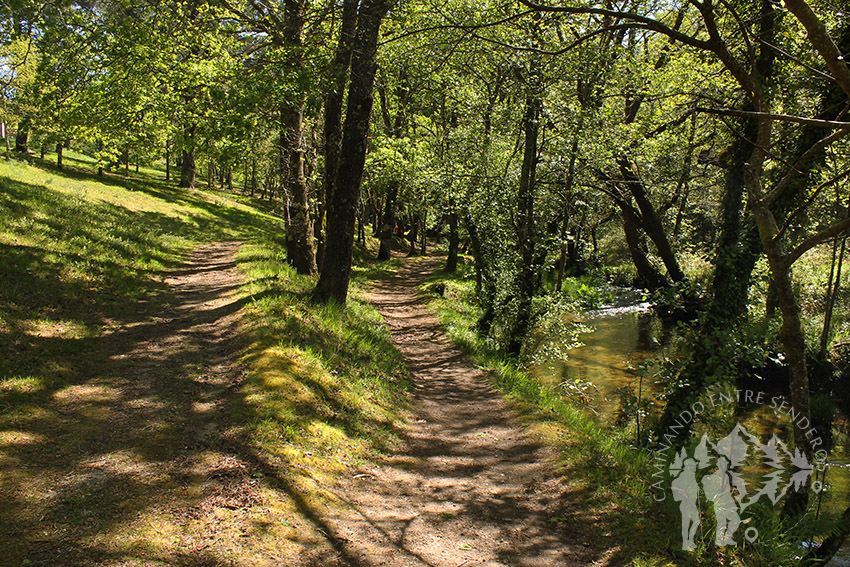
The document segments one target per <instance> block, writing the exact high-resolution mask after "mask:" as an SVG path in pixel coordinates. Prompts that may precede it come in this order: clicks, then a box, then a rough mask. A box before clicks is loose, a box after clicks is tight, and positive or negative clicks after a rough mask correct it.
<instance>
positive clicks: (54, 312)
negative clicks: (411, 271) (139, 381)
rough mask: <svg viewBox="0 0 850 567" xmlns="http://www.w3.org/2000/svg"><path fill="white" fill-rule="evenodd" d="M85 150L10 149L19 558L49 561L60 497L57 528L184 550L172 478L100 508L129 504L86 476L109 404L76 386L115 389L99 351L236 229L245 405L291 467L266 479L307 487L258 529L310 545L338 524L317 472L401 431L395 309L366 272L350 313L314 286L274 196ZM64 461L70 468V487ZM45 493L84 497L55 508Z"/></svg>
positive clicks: (2, 292)
mask: <svg viewBox="0 0 850 567" xmlns="http://www.w3.org/2000/svg"><path fill="white" fill-rule="evenodd" d="M85 162H86V159H85V157H84V156H79V155H77V156H75V155H74V154H73V153H70V152H69V154H68V155H66V164H70V165H72V168H66V169H65V170H63V171H62V172H58V171H56V170H54V169H51V168H44V167H33V166H29V165H25V164H20V163H11V164H10V163H7V162H5V161H0V188H2V190H0V282H2V283H3V285H2V286H0V506H2V509H3V510H4V512H3V513H0V549H4V553H5V554H6V555H5V556H4V561H7V564H12V565H14V564H26V561H28V558H29V557H30V556H32V557H36V560H35V562H36V563H38V562H39V560H38V559H39V558H38V557H37V555H32V554H33V553H35V552H36V551H37V549H38V548H39V546H40V545H42V544H43V543H44V541H43V540H45V538H47V539H50V538H51V537H54V534H50V535H48V536H45V535H44V534H42V533H40V529H41V527H42V526H45V525H46V524H45V521H44V518H45V517H46V516H45V514H48V515H49V517H50V518H53V517H56V518H57V520H56V523H55V524H54V525H51V527H50V529H54V530H60V531H62V530H64V535H61V536H56V537H59V538H60V541H63V542H64V543H61V544H60V545H64V546H68V545H70V544H71V540H72V539H73V540H74V541H73V543H74V544H75V545H78V546H80V547H81V548H83V549H94V548H97V549H98V552H99V553H108V554H111V555H110V556H118V557H131V556H132V557H135V558H136V560H139V559H142V560H161V561H165V562H170V561H171V559H169V558H173V557H174V556H175V554H177V553H180V552H181V551H180V549H181V546H184V544H185V537H186V532H185V529H186V526H178V525H176V524H177V522H179V521H180V520H178V519H177V518H176V517H170V516H169V515H162V514H156V513H154V512H153V510H154V509H155V508H156V507H157V506H158V505H159V502H158V500H159V499H161V498H164V497H165V496H166V495H165V494H163V493H153V494H140V495H130V493H129V492H128V493H127V494H128V496H127V499H126V501H124V502H121V503H120V506H123V507H128V506H129V507H132V508H133V509H132V510H129V511H126V512H127V513H126V514H123V512H122V514H123V515H122V514H119V513H118V512H115V513H112V512H110V514H101V513H100V512H101V511H102V510H103V509H105V508H112V507H113V506H115V505H116V504H117V503H115V502H112V501H111V500H110V497H109V496H108V495H107V494H106V493H105V491H101V490H99V489H98V488H97V487H95V488H91V487H90V485H89V484H86V476H85V474H83V473H81V470H82V469H81V467H83V465H81V464H80V461H79V460H78V456H77V455H78V453H80V451H82V450H84V449H89V450H91V447H93V446H95V445H96V439H97V438H98V436H100V435H101V432H100V431H99V429H100V428H102V427H103V424H104V421H103V420H102V419H100V417H101V416H100V415H98V414H96V413H93V409H92V407H90V406H85V407H84V405H79V406H75V405H69V403H68V400H69V399H70V400H73V399H74V398H73V396H69V395H68V393H69V392H77V391H79V389H78V387H79V386H80V385H82V386H87V385H89V386H91V384H87V383H92V382H93V381H94V376H95V375H97V376H98V378H97V381H98V382H97V388H108V387H109V386H110V384H109V380H110V379H111V378H109V376H111V374H110V372H112V371H110V372H107V373H106V376H107V377H106V378H104V375H103V374H101V373H100V372H99V371H100V370H101V369H97V372H92V370H93V367H94V366H95V365H96V364H97V361H98V360H100V361H106V360H109V358H108V357H107V356H105V355H104V356H101V355H100V354H99V353H102V352H104V351H105V348H104V345H105V344H106V343H108V342H109V341H111V340H112V337H114V335H115V333H114V331H116V330H118V329H121V328H125V327H128V326H133V325H136V324H139V323H140V322H142V321H141V320H142V319H143V318H150V317H151V316H152V315H155V314H156V310H157V309H158V308H159V307H160V306H161V305H163V304H164V302H166V301H167V300H168V297H169V293H168V290H167V289H166V287H165V286H164V284H163V283H162V281H163V279H164V277H165V276H166V275H167V273H168V272H169V271H170V270H173V269H174V268H175V267H176V266H178V265H179V264H180V262H181V257H182V255H183V254H184V253H186V252H187V251H189V250H190V249H192V248H193V247H194V246H195V245H197V244H199V243H203V242H210V241H217V240H223V239H228V240H232V239H239V240H243V241H246V244H245V245H244V246H243V249H242V251H241V252H240V254H239V258H238V262H239V264H240V268H241V270H242V271H243V273H244V274H245V278H246V281H245V284H244V285H243V287H242V290H241V293H242V294H243V297H244V298H245V305H246V307H245V309H244V315H245V317H244V323H243V332H242V335H243V339H244V340H243V350H242V362H243V364H244V366H245V368H246V370H247V376H248V377H247V380H246V381H245V383H244V385H243V387H242V389H241V391H240V392H239V393H238V397H239V402H238V403H234V404H232V405H231V406H229V407H231V411H232V412H233V414H234V415H233V416H232V418H233V419H234V420H235V421H237V422H238V423H240V424H241V426H242V430H243V431H244V432H245V434H246V435H247V436H248V438H249V439H250V444H251V445H252V447H251V450H252V452H253V454H254V455H256V456H257V457H258V459H259V460H260V461H262V462H264V463H266V464H267V465H268V470H269V471H273V473H274V475H275V476H276V477H277V478H276V479H271V478H268V479H265V480H264V481H263V483H264V485H265V486H264V489H265V491H266V492H269V491H276V492H277V493H278V497H280V494H281V493H284V495H285V491H280V490H277V488H276V487H279V486H281V485H282V484H283V485H286V486H289V487H293V488H294V490H293V491H292V492H291V493H290V494H292V495H294V494H296V493H297V494H298V495H299V496H298V498H299V499H300V501H299V502H298V503H290V504H286V503H285V502H283V503H279V504H280V506H279V508H280V510H282V513H283V516H282V518H278V519H279V520H280V521H279V522H277V524H278V527H277V528H276V529H273V530H269V531H268V538H267V539H268V540H269V541H264V540H262V538H257V543H256V545H257V546H263V545H266V544H275V545H277V544H278V543H279V540H280V538H281V537H282V538H289V539H290V540H291V542H290V543H291V545H290V546H289V550H290V552H292V553H298V551H299V549H303V547H304V546H308V547H309V546H313V545H315V544H316V543H317V541H319V540H320V539H321V534H320V533H319V532H318V529H317V526H315V525H314V524H311V520H310V519H309V518H306V517H304V516H305V514H304V510H305V506H306V507H307V508H309V507H312V506H313V505H314V504H315V505H318V503H319V502H321V501H324V500H325V499H326V494H324V493H323V491H322V490H321V489H319V488H318V485H316V483H315V481H314V480H313V479H319V480H320V481H321V480H322V479H323V478H327V477H328V476H332V475H333V474H334V473H337V472H339V471H341V470H343V469H344V468H345V467H346V466H347V465H349V464H352V463H356V461H357V460H358V459H363V458H369V457H370V456H371V455H372V454H374V452H375V451H380V450H381V449H383V448H386V447H387V446H389V445H391V444H392V443H393V442H394V441H395V439H396V434H395V432H396V427H397V424H398V423H399V420H400V419H401V418H402V413H403V411H404V403H403V391H404V389H405V387H406V373H405V371H404V367H403V364H402V360H401V358H400V355H399V354H398V353H397V351H395V349H394V348H393V347H392V345H391V343H390V340H389V333H388V332H387V330H386V328H385V327H384V326H383V325H382V324H381V320H380V317H379V315H378V314H377V313H376V312H375V311H374V310H373V309H372V308H371V307H370V306H368V304H366V303H365V302H364V301H362V300H361V299H358V293H357V291H356V288H357V284H356V282H355V297H354V299H353V301H352V302H351V304H350V309H347V310H346V311H345V312H344V313H341V312H339V311H338V310H335V309H333V308H317V307H314V306H312V305H311V304H310V303H309V302H307V301H306V300H305V293H306V291H307V290H308V289H309V288H310V286H311V283H312V282H311V280H310V279H309V278H302V277H298V276H296V275H295V274H293V273H292V272H291V270H289V269H288V268H287V267H286V266H285V264H284V262H283V256H284V253H283V251H282V246H281V242H280V237H281V236H282V223H281V222H280V220H279V219H277V218H275V217H274V216H272V215H270V214H268V207H267V204H266V203H262V202H259V201H255V200H250V199H245V198H241V197H237V196H226V195H224V194H221V193H216V192H206V191H185V190H179V189H176V188H174V187H170V186H167V185H166V184H164V183H162V182H161V181H159V180H157V179H156V172H143V175H142V176H135V175H134V176H132V178H131V179H125V178H123V177H121V176H107V177H104V178H98V177H96V176H93V175H91V174H90V173H88V172H87V171H85V169H83V168H85V167H86V164H85ZM74 167H76V168H74ZM113 346H114V345H113ZM105 364H106V365H107V366H108V365H109V364H110V363H105ZM186 372H189V370H187V369H183V368H175V380H177V381H179V380H184V379H187V376H183V374H185V373H186ZM92 387H93V386H92ZM75 388H77V389H75ZM178 397H179V396H178V394H177V393H176V391H175V392H160V393H159V395H158V400H157V403H159V404H161V405H162V406H163V407H164V410H163V413H164V414H167V413H168V412H169V411H172V412H179V411H181V409H180V408H181V407H182V406H181V403H183V402H184V401H185V400H178V399H177V398H178ZM169 408H170V409H169ZM107 409H108V408H103V409H101V408H100V407H98V408H97V410H98V411H107ZM139 425H140V427H142V426H151V425H154V424H139ZM157 425H159V424H157ZM165 425H168V424H165ZM172 429H173V428H172ZM162 430H163V431H166V432H167V431H171V429H169V428H168V427H165V428H163V429H162ZM178 434H179V431H176V430H175V431H174V432H173V433H170V435H172V436H174V435H178ZM166 435H169V433H166ZM152 442H153V441H152ZM155 442H156V443H159V444H161V443H165V444H167V443H179V439H157V440H155ZM87 444H88V445H89V447H88V448H87V447H86V445H87ZM48 462H50V463H51V464H50V465H49V466H48V465H47V463H48ZM57 478H64V479H65V480H63V481H62V482H63V484H62V485H61V486H57V485H56V483H55V480H56V479H57ZM198 482H200V480H198ZM281 483H282V484H281ZM168 486H171V485H168ZM152 490H153V489H149V490H147V492H152ZM45 492H48V493H52V494H55V495H56V496H57V498H56V500H60V501H62V500H64V501H65V504H66V507H64V508H63V507H58V506H57V507H56V508H55V509H50V506H51V504H49V503H45V502H46V501H43V499H42V495H43V494H45ZM141 492H145V490H144V487H142V488H141ZM130 496H133V498H130ZM69 504H72V505H73V508H72V509H69V508H67V505H69ZM45 507H47V509H45ZM45 510H46V511H45ZM116 518H118V519H116ZM131 518H132V521H131ZM224 521H227V519H226V516H225V517H224ZM116 524H118V525H116ZM57 525H60V526H61V528H57V527H56V526H57ZM287 526H288V528H286V527H287ZM285 528H286V529H285ZM181 530H184V531H182V532H181ZM46 533H47V532H45V534H46ZM62 538H65V539H64V540H63V539H62ZM250 539H251V542H252V545H253V542H254V538H250ZM242 541H246V540H244V539H243V540H242ZM39 542H41V543H39ZM270 542H271V543H270ZM284 543H285V542H284ZM284 547H286V545H284ZM240 549H241V548H235V550H233V549H231V550H230V551H229V552H228V554H227V555H226V557H227V560H228V561H231V562H233V563H235V564H242V563H244V564H252V563H251V560H250V559H249V555H250V554H249V553H248V552H250V553H259V552H260V551H261V550H260V551H258V549H253V550H247V551H246V550H244V549H242V551H240Z"/></svg>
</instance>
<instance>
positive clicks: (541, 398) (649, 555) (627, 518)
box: [420, 268, 676, 565]
mask: <svg viewBox="0 0 850 567" xmlns="http://www.w3.org/2000/svg"><path fill="white" fill-rule="evenodd" d="M437 283H439V284H442V285H443V286H445V288H444V292H443V294H442V295H440V294H435V293H433V292H431V291H429V290H432V289H433V286H434V284H437ZM420 292H421V293H422V295H423V296H425V297H427V298H428V302H429V303H428V304H429V307H430V308H431V309H432V310H434V311H435V312H436V313H437V315H438V317H439V319H440V322H441V323H442V326H443V328H444V329H445V331H446V333H447V334H448V336H449V337H450V338H451V340H452V341H453V342H454V343H455V344H456V345H458V346H459V347H460V348H462V349H463V350H464V351H465V352H466V353H468V354H469V355H470V356H471V357H472V359H473V360H474V361H475V363H476V364H477V365H479V366H481V367H482V368H484V369H486V370H487V371H488V372H489V373H490V375H491V376H492V378H493V382H494V384H495V385H496V386H497V387H498V388H499V389H500V390H501V391H502V392H503V393H504V394H505V395H506V397H507V398H508V399H509V400H512V401H513V402H514V405H515V407H517V408H518V409H519V410H520V411H521V412H522V413H523V414H524V416H525V418H526V421H527V423H529V424H531V425H532V427H533V429H536V430H538V431H539V432H541V434H543V435H544V436H545V437H546V438H547V439H548V440H549V441H550V442H551V443H553V444H554V445H555V446H556V447H557V448H558V450H559V453H560V455H561V462H560V466H561V467H562V472H563V473H564V474H565V475H566V476H568V477H569V478H570V479H571V481H572V482H573V483H574V484H575V485H576V486H577V487H579V488H581V489H584V490H585V492H586V493H587V494H588V502H587V503H588V506H591V507H593V508H595V509H596V511H597V513H598V514H599V515H600V516H602V517H604V518H605V520H604V522H605V524H606V528H605V529H606V530H609V531H610V533H611V535H612V536H613V537H614V538H615V539H616V541H618V542H629V543H628V548H629V549H628V550H625V549H624V553H625V554H627V555H629V557H637V556H642V557H644V559H643V561H644V562H643V563H641V564H642V565H664V564H666V563H665V562H666V561H667V560H669V558H670V556H669V554H668V553H667V550H668V549H669V548H670V543H671V542H670V538H671V537H672V536H673V535H675V534H670V533H665V531H664V530H659V528H658V525H659V520H658V514H665V515H666V514H669V511H667V510H663V509H656V510H655V515H649V514H644V513H640V512H641V511H646V510H647V509H648V508H649V507H650V506H651V496H650V494H649V490H648V489H649V484H648V483H647V482H646V479H647V478H649V475H650V474H651V466H650V459H649V456H648V455H647V454H646V453H644V452H642V451H640V450H637V449H635V448H633V447H631V446H629V444H628V443H627V441H626V440H625V439H624V438H623V435H622V434H618V432H614V431H612V430H610V429H603V428H600V427H599V426H598V425H597V424H596V423H595V422H594V421H593V419H591V418H590V417H589V416H588V415H587V414H586V413H585V412H584V411H582V410H581V409H580V408H578V407H575V406H573V405H571V404H570V403H569V402H568V401H566V400H565V399H564V398H563V397H562V396H561V395H560V393H559V391H558V388H557V387H556V386H554V385H547V384H543V383H541V382H540V381H538V380H537V379H535V378H534V377H533V376H532V375H531V374H529V373H528V372H526V371H525V370H523V369H522V368H520V367H519V366H518V365H517V364H516V362H515V360H513V359H512V358H510V357H509V356H507V355H506V353H504V352H502V351H500V350H497V349H495V348H494V346H493V344H492V343H490V342H489V341H487V340H484V339H482V338H481V337H480V336H479V334H478V333H477V332H476V331H475V330H474V325H475V322H476V321H477V320H478V318H479V317H480V316H481V311H480V308H479V307H478V306H477V304H476V302H475V301H474V298H475V283H474V281H473V280H472V279H471V278H469V277H468V275H465V273H464V269H463V268H462V269H461V270H460V271H459V273H458V274H456V275H448V274H445V273H441V272H438V273H436V274H434V275H433V276H431V277H429V278H427V279H426V281H425V282H424V283H423V285H422V286H421V288H420ZM636 512H638V513H636ZM650 518H651V519H650ZM669 521H670V524H671V525H673V526H675V524H676V519H675V518H673V517H670V518H669ZM624 547H625V546H624ZM659 552H660V553H659Z"/></svg>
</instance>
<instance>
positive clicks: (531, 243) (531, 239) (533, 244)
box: [507, 61, 543, 355]
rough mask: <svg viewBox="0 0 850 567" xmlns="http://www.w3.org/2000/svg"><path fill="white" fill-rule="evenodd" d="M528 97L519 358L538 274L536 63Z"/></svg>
mask: <svg viewBox="0 0 850 567" xmlns="http://www.w3.org/2000/svg"><path fill="white" fill-rule="evenodd" d="M529 78H530V82H531V84H530V85H529V94H528V95H527V96H526V99H525V115H524V116H523V120H522V128H523V133H524V138H525V139H524V149H523V156H522V168H521V170H520V177H519V191H518V193H517V235H516V236H517V244H518V246H519V254H520V272H519V275H518V277H517V283H516V286H517V307H518V309H517V315H516V318H515V319H514V321H513V324H512V326H511V333H510V338H509V339H508V345H507V346H508V352H510V353H511V354H515V355H518V354H519V353H520V351H521V350H522V345H523V342H524V341H525V337H526V335H527V334H528V331H529V329H530V328H531V301H532V298H533V297H534V291H535V284H536V282H537V271H536V267H535V265H534V262H535V259H536V257H537V253H536V252H537V234H536V231H535V219H534V190H535V178H536V174H537V138H538V136H539V134H540V115H541V112H542V110H543V100H542V99H541V98H540V92H539V89H540V82H541V78H540V72H539V69H538V67H537V64H536V61H532V63H531V65H530V68H529Z"/></svg>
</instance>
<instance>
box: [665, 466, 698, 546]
mask: <svg viewBox="0 0 850 567" xmlns="http://www.w3.org/2000/svg"><path fill="white" fill-rule="evenodd" d="M670 487H671V488H672V489H673V499H674V500H675V501H676V502H679V510H680V511H681V512H682V549H683V550H685V551H693V550H694V549H696V545H695V544H694V537H696V534H697V528H698V527H699V508H697V500H698V499H699V484H698V483H697V463H696V461H695V460H693V459H692V458H690V457H688V458H686V459H685V460H684V461H683V462H682V472H680V473H679V475H678V476H677V477H676V478H675V479H673V483H672V484H671V486H670Z"/></svg>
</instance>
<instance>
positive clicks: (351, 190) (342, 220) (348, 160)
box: [314, 0, 393, 304]
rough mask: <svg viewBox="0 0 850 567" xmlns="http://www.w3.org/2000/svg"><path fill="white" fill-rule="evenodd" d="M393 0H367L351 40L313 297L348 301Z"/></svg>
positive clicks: (359, 13) (322, 299)
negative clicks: (384, 26)
mask: <svg viewBox="0 0 850 567" xmlns="http://www.w3.org/2000/svg"><path fill="white" fill-rule="evenodd" d="M392 5H393V1H392V0H364V2H362V3H361V5H360V10H359V12H358V16H357V28H356V32H355V36H354V42H353V44H352V58H351V81H350V84H349V87H348V103H347V107H346V116H345V126H344V127H343V131H342V144H341V147H340V154H339V164H338V166H337V167H338V169H337V176H336V183H335V184H334V188H333V192H332V193H331V194H330V195H327V196H326V198H327V200H328V211H327V215H328V216H327V218H328V220H327V232H326V234H327V244H326V248H325V257H324V259H323V260H322V270H321V275H320V276H319V281H318V283H317V284H316V289H315V290H314V297H315V298H316V299H317V300H318V301H322V302H329V301H333V302H337V303H340V304H344V303H345V301H346V299H347V296H348V284H349V281H350V279H351V257H352V248H353V245H354V221H355V217H356V214H357V204H358V201H359V200H360V183H361V181H362V179H363V164H364V161H365V158H366V139H367V136H368V134H369V118H370V115H371V113H372V98H373V96H372V91H373V84H374V80H375V72H376V70H377V69H376V68H377V65H376V63H375V56H376V53H377V49H378V36H379V33H380V28H381V21H382V20H383V18H384V16H385V15H386V14H387V12H388V11H389V9H390V8H391V6H392Z"/></svg>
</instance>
